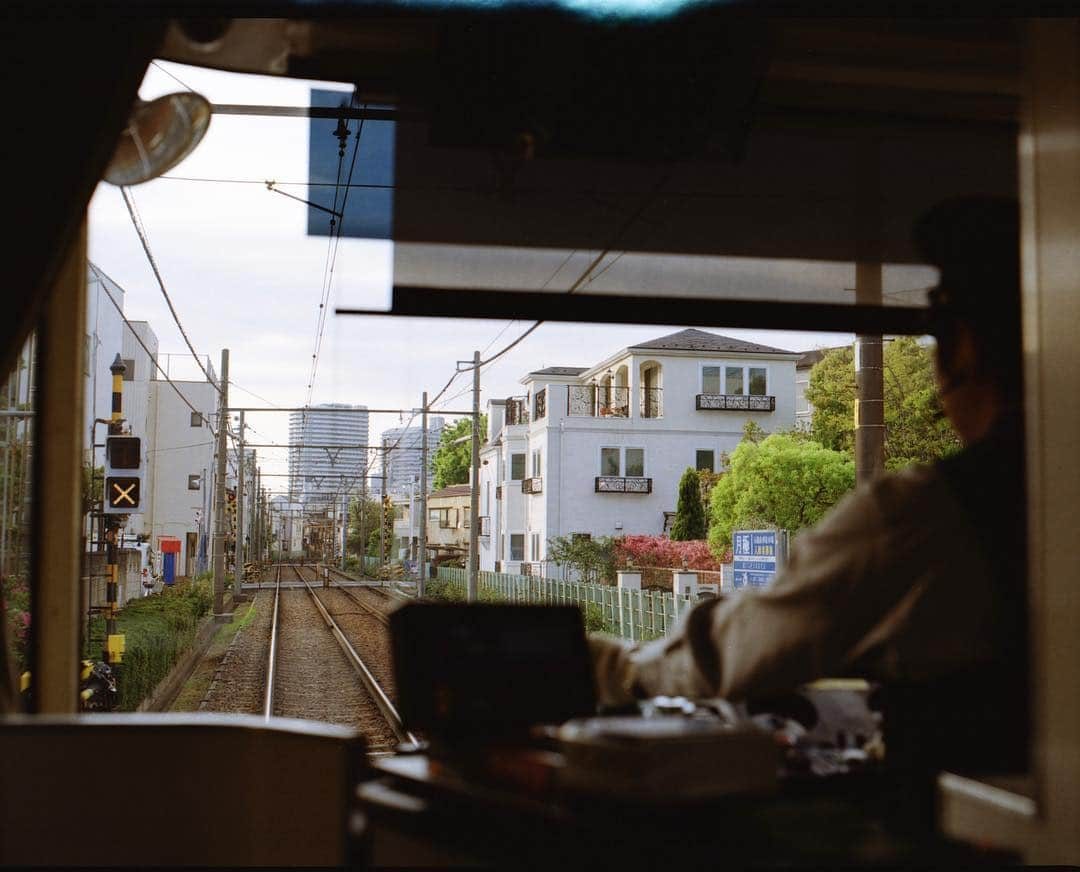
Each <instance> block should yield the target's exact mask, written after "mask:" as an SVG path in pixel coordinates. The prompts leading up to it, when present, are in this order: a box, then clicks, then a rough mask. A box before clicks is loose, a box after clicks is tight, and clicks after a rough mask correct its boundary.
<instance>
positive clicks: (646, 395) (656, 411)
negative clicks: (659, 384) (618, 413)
mask: <svg viewBox="0 0 1080 872" xmlns="http://www.w3.org/2000/svg"><path fill="white" fill-rule="evenodd" d="M641 417H642V418H663V417H664V389H663V388H642V389H641Z"/></svg>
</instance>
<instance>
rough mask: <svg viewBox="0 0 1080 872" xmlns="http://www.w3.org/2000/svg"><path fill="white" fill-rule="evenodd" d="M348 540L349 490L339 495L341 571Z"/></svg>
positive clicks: (343, 569) (343, 566)
mask: <svg viewBox="0 0 1080 872" xmlns="http://www.w3.org/2000/svg"><path fill="white" fill-rule="evenodd" d="M348 542H349V492H348V491H347V490H346V491H345V494H344V495H343V496H342V497H341V571H342V572H344V571H345V547H346V546H347V545H348Z"/></svg>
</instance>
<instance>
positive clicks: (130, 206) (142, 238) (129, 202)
mask: <svg viewBox="0 0 1080 872" xmlns="http://www.w3.org/2000/svg"><path fill="white" fill-rule="evenodd" d="M120 193H121V194H123V197H124V203H125V205H126V206H127V210H128V215H130V216H131V223H132V225H133V226H134V227H135V232H136V233H137V234H138V236H139V242H140V243H142V247H143V251H144V252H146V259H147V260H148V261H149V262H150V268H151V269H152V270H153V272H154V278H156V279H157V283H158V287H159V288H161V294H162V296H163V297H165V302H166V303H167V304H168V306H169V312H171V313H172V317H173V321H175V322H176V326H177V328H179V330H180V335H181V336H182V337H184V343H185V344H186V345H187V347H188V350H189V351H190V352H191V356H192V357H194V358H195V363H196V364H198V367H199V369H201V370H202V373H203V375H204V376H206V380H207V382H209V383H210V384H212V385H213V386H214V390H216V391H218V392H219V393H220V391H221V388H219V387H218V386H217V384H215V382H214V380H213V378H211V377H210V372H209V370H207V368H206V367H205V366H204V365H203V362H202V360H201V359H200V358H199V355H198V353H197V352H196V351H195V346H194V345H192V344H191V339H190V338H189V337H188V335H187V331H186V330H185V329H184V325H183V324H182V323H181V322H180V315H179V314H177V311H176V307H175V306H174V305H173V301H172V298H171V297H170V296H169V292H168V291H167V290H166V289H165V280H164V279H163V278H162V277H161V271H160V270H159V269H158V265H157V261H156V260H155V259H154V253H153V252H152V251H151V250H150V240H149V239H148V238H147V235H146V229H145V227H144V226H143V224H142V221H141V219H140V218H139V216H138V213H137V209H136V206H135V198H134V197H133V196H132V194H131V192H130V191H129V190H128V188H126V187H121V188H120Z"/></svg>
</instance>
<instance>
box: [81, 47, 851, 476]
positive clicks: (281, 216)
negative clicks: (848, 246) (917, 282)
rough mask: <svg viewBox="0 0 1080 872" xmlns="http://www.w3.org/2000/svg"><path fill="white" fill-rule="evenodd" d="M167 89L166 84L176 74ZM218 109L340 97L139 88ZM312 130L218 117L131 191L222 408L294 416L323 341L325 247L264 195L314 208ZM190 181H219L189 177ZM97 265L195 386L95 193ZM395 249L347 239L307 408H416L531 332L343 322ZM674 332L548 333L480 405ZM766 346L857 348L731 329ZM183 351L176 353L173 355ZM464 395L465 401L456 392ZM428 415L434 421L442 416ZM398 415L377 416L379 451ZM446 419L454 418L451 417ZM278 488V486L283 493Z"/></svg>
mask: <svg viewBox="0 0 1080 872" xmlns="http://www.w3.org/2000/svg"><path fill="white" fill-rule="evenodd" d="M174 77H175V78H174ZM181 83H183V84H185V85H187V86H189V87H190V88H192V89H193V90H195V91H197V92H199V93H201V94H202V95H203V96H205V97H206V98H207V99H209V100H210V102H211V103H252V104H271V105H282V106H306V105H308V104H309V95H310V91H311V89H312V88H326V89H331V90H340V91H342V92H343V93H344V94H345V95H348V94H349V93H350V92H351V86H350V85H347V84H342V83H334V82H316V81H310V80H297V79H285V78H280V77H272V76H252V75H241V74H236V73H225V72H221V71H217V70H207V69H202V68H199V67H190V66H185V65H183V64H175V63H170V62H166V61H155V62H154V63H152V64H151V66H150V67H149V69H148V71H147V74H146V77H145V79H144V81H143V84H142V87H141V89H140V97H141V98H142V99H144V100H149V99H154V98H156V97H159V96H162V95H164V94H167V93H172V92H175V91H180V90H184V88H183V85H182V84H181ZM308 135H309V134H308V121H307V119H303V118H268V117H250V116H228V115H219V116H215V117H214V118H213V119H212V121H211V124H210V128H209V130H208V132H207V134H206V136H205V137H204V139H203V141H202V142H201V143H200V144H199V146H198V147H197V148H196V149H195V150H194V151H193V152H192V153H191V155H189V156H188V157H187V159H186V160H184V161H183V162H182V163H181V164H179V165H178V166H176V167H174V168H173V169H172V170H170V171H169V172H168V173H166V174H165V176H164V177H161V178H158V179H155V180H153V181H150V182H147V183H146V184H143V185H139V186H137V187H133V188H130V189H129V191H130V192H131V194H132V195H133V198H134V201H135V203H136V206H137V209H138V213H139V216H140V218H141V221H142V223H143V225H144V227H145V229H146V232H147V236H148V238H149V241H150V246H151V250H152V252H153V254H154V258H155V260H156V261H157V264H158V268H159V270H160V272H161V274H162V277H163V279H164V283H165V287H166V289H167V290H168V292H169V295H170V296H171V297H172V300H173V304H174V305H175V307H176V309H177V312H178V313H179V316H180V320H181V322H182V323H183V325H184V328H185V330H186V331H187V333H188V335H189V337H190V338H191V341H192V344H193V345H194V346H195V349H196V351H197V352H198V353H199V354H200V355H209V356H210V358H211V360H212V361H213V363H214V367H215V369H220V366H219V362H220V356H221V349H223V348H228V349H229V351H230V363H229V366H230V372H229V378H230V382H232V383H233V386H232V388H231V393H230V398H229V400H230V405H231V406H238V405H244V406H259V407H266V406H269V405H272V406H285V407H288V406H300V405H303V404H304V401H305V399H306V396H307V385H308V377H309V373H310V367H311V359H312V353H313V350H314V346H315V339H316V325H317V320H318V313H319V303H320V295H321V290H322V287H323V276H324V272H325V267H326V261H327V239H326V237H324V236H320V237H309V236H308V235H307V232H306V228H307V211H308V210H307V209H306V207H304V206H303V205H302V204H301V203H297V202H295V201H292V200H290V199H288V198H286V197H282V196H280V195H278V194H275V193H272V192H270V191H268V190H267V188H266V186H265V184H264V182H265V181H266V180H274V181H275V182H277V183H278V185H279V186H280V187H281V189H282V190H285V191H288V192H289V193H292V194H294V195H295V196H299V197H302V198H304V197H306V196H307V189H306V187H304V186H303V185H287V184H286V183H288V182H303V181H304V180H306V179H307V177H308V150H309V145H308ZM186 179H228V180H241V181H244V182H250V183H246V184H241V183H236V182H222V181H213V182H205V181H187V180H186ZM89 229H90V240H89V242H90V257H91V259H92V260H93V261H94V262H95V263H96V264H97V265H98V266H99V267H100V268H101V269H103V270H104V271H105V272H106V273H107V274H108V275H109V276H110V277H111V278H113V279H114V280H115V281H116V282H118V283H119V284H120V285H121V286H122V287H123V288H124V289H125V292H126V296H125V302H124V309H125V314H126V315H127V317H128V318H129V319H131V320H145V321H148V322H149V323H150V326H151V327H152V329H153V330H154V332H155V333H156V334H157V337H158V341H159V344H160V350H161V352H162V353H163V354H164V353H171V354H175V355H178V356H176V357H172V358H170V359H169V365H170V374H173V375H175V376H178V377H182V378H193V377H194V375H195V373H197V369H196V368H195V364H194V362H193V361H191V360H190V359H189V360H188V361H187V363H185V361H184V360H183V354H187V350H186V348H185V346H184V342H183V339H182V337H181V335H180V332H179V330H178V329H177V327H176V325H175V323H174V322H173V320H172V317H171V315H170V313H169V310H168V307H167V304H166V302H165V300H164V298H163V296H162V294H161V291H160V289H159V287H158V285H157V281H156V280H155V278H154V275H153V272H152V270H151V267H150V265H149V263H148V261H147V258H146V255H145V253H144V252H143V250H142V247H141V245H140V242H139V239H138V236H137V235H136V232H135V229H134V227H133V226H132V223H131V219H130V217H129V215H128V212H127V208H126V206H125V204H124V200H123V197H122V195H121V191H120V189H119V188H117V187H114V186H112V185H109V184H107V183H105V182H102V183H101V184H100V185H99V187H98V189H97V191H96V192H95V194H94V197H93V199H92V201H91V204H90V216H89ZM392 246H393V243H392V242H390V241H385V240H365V239H350V238H343V239H342V240H341V242H340V247H339V249H338V254H337V260H336V264H335V269H334V280H333V284H332V286H331V292H330V298H329V303H328V308H329V312H328V314H327V317H326V323H325V327H324V335H323V340H322V349H321V352H320V356H319V366H318V372H317V375H316V381H315V385H314V389H313V393H312V402H313V403H325V402H338V403H353V404H364V405H367V406H369V407H371V408H394V409H404V410H411V409H415V408H417V407H418V406H419V405H420V402H421V394H422V392H423V391H425V390H426V391H428V392H429V394H432V395H434V394H435V393H436V392H437V391H439V390H440V389H441V388H442V387H443V385H445V384H446V382H447V380H448V379H449V378H450V376H451V375H452V374H453V372H454V369H455V363H456V361H459V360H468V359H471V358H472V353H473V350H474V349H476V350H480V351H481V352H482V353H485V354H490V353H494V352H495V351H497V350H498V349H500V348H502V347H503V346H504V345H506V344H508V343H509V342H511V341H513V339H514V338H516V337H517V336H518V335H520V334H521V333H522V332H523V331H524V330H525V329H526V328H527V327H529V326H530V325H531V323H532V322H531V321H525V322H516V323H513V322H509V321H507V320H463V319H453V320H451V319H440V318H408V319H405V318H391V317H380V316H364V317H358V316H337V315H335V314H334V308H335V306H337V305H348V306H354V307H355V306H361V307H366V308H387V307H388V306H389V301H390V287H391V282H392V263H393V248H392ZM678 329H680V328H679V327H664V326H655V325H653V326H648V325H646V326H640V325H639V326H632V325H597V324H587V325H586V324H562V323H545V324H543V325H541V326H540V327H539V328H538V329H537V330H536V331H535V332H534V333H533V334H532V335H530V336H529V337H528V338H526V339H525V340H524V341H523V342H522V343H521V344H520V345H518V346H517V347H516V348H514V349H513V350H512V351H510V352H509V353H507V354H506V355H504V356H502V357H501V358H499V360H497V361H496V362H495V363H493V364H491V365H490V366H489V367H487V368H485V369H484V370H482V375H481V407H482V408H483V406H484V404H485V403H486V401H487V400H488V399H492V398H501V397H507V396H512V395H516V394H519V393H520V392H521V390H522V388H521V385H520V384H519V383H518V380H519V379H520V378H521V377H522V376H523V375H524V374H525V373H527V372H529V371H531V370H535V369H539V368H542V367H545V366H588V365H592V364H594V363H597V362H599V361H600V360H602V359H604V358H605V357H607V356H608V355H609V354H612V353H614V352H616V351H618V350H619V349H621V348H624V347H626V346H628V345H633V344H635V343H638V342H642V341H645V340H648V339H653V338H656V337H657V336H662V335H665V334H667V333H672V332H675V331H676V330H678ZM713 332H722V333H723V334H724V335H727V336H733V337H736V338H739V339H745V340H748V341H753V342H760V343H763V344H766V345H771V346H774V347H779V348H784V349H789V350H792V351H802V350H808V349H811V348H818V347H823V346H828V345H837V344H841V343H846V342H850V341H851V338H852V337H851V336H850V335H849V334H841V333H799V332H791V331H769V330H737V329H724V327H723V325H717V327H716V328H715V329H714V331H713ZM181 353H182V354H181ZM459 393H460V395H459ZM470 393H471V377H470V376H469V375H463V376H459V377H458V379H457V381H455V382H454V384H453V385H452V386H451V388H450V390H448V391H447V393H446V395H445V397H444V402H443V403H440V405H441V406H442V408H443V409H450V410H467V409H469V408H471V395H470ZM434 414H438V412H435V413H434ZM408 417H409V412H408V411H406V412H405V413H404V415H400V416H399V415H372V439H373V440H374V439H376V438H377V435H378V433H380V432H381V431H382V430H384V429H387V428H389V427H394V426H399V424H400V423H401V422H403V421H405V420H407V419H408ZM451 417H452V416H451ZM246 420H247V423H248V425H250V429H249V434H248V439H249V440H256V441H259V442H276V443H285V442H287V441H288V416H287V415H286V414H283V413H280V412H275V413H269V414H264V413H257V414H254V413H249V414H248V415H247V419H246ZM259 457H260V466H261V467H262V468H263V470H264V472H270V473H284V472H286V471H287V463H286V460H285V451H284V450H280V449H260V450H259ZM284 483H285V479H283V478H282V479H278V480H277V484H276V485H275V486H283V485H284Z"/></svg>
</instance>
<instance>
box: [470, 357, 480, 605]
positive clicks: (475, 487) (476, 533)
mask: <svg viewBox="0 0 1080 872" xmlns="http://www.w3.org/2000/svg"><path fill="white" fill-rule="evenodd" d="M472 385H473V395H472V475H471V476H470V480H471V482H472V484H471V486H470V488H469V586H468V595H467V600H468V601H469V602H471V603H473V602H476V597H477V593H478V587H479V584H478V583H479V576H480V352H479V351H474V352H473V382H472Z"/></svg>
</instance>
